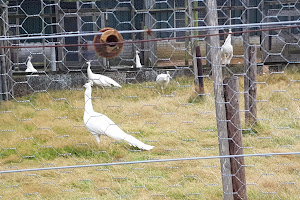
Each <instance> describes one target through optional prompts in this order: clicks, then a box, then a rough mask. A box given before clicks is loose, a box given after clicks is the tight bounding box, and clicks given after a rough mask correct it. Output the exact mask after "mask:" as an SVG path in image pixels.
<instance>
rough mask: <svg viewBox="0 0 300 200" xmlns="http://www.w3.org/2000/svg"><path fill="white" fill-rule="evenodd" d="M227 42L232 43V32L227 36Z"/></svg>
mask: <svg viewBox="0 0 300 200" xmlns="http://www.w3.org/2000/svg"><path fill="white" fill-rule="evenodd" d="M226 44H231V35H230V34H229V35H228V37H227V38H226Z"/></svg>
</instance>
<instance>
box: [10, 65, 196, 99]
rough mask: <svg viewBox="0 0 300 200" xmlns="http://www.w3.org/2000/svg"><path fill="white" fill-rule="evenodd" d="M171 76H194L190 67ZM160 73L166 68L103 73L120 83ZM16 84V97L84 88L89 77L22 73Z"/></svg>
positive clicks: (148, 77) (142, 79) (138, 80)
mask: <svg viewBox="0 0 300 200" xmlns="http://www.w3.org/2000/svg"><path fill="white" fill-rule="evenodd" d="M169 71H170V74H171V76H172V77H173V78H174V77H178V76H183V75H184V76H193V74H192V72H191V71H190V70H189V69H181V70H176V73H175V71H174V70H169ZM160 73H166V70H163V69H159V70H152V69H151V70H148V69H141V70H137V71H114V72H105V73H104V74H103V75H105V76H108V77H110V78H112V79H114V80H115V81H117V82H118V83H120V84H121V85H122V84H126V83H142V82H145V81H155V79H156V76H157V75H158V74H160ZM13 79H14V85H13V89H12V91H11V93H12V94H13V95H14V96H15V97H20V96H24V95H28V94H31V93H33V92H34V91H43V90H47V91H50V90H69V89H76V88H82V86H83V85H84V84H85V83H86V81H87V80H88V78H87V77H86V75H85V74H83V73H67V74H44V73H43V74H39V75H22V76H20V75H19V76H14V77H13Z"/></svg>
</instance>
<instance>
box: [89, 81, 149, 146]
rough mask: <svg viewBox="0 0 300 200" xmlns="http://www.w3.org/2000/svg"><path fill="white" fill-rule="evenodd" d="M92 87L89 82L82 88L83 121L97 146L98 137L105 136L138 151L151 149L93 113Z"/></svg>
mask: <svg viewBox="0 0 300 200" xmlns="http://www.w3.org/2000/svg"><path fill="white" fill-rule="evenodd" d="M92 85H93V82H92V81H89V82H87V83H86V84H85V85H84V86H83V87H84V88H85V93H84V100H85V105H84V115H83V121H84V124H85V126H86V128H87V129H88V131H89V132H91V134H92V135H93V136H94V137H95V138H96V141H97V142H98V144H100V136H101V135H107V136H108V137H111V138H113V139H115V140H125V141H126V142H128V143H129V145H130V146H134V147H138V148H139V149H143V150H151V149H153V147H154V146H151V145H147V144H144V143H143V142H141V141H139V140H138V139H136V138H135V137H133V136H131V135H128V134H127V133H125V132H124V131H122V130H121V129H120V128H119V127H118V126H117V125H116V124H115V123H114V122H113V121H112V120H111V119H109V118H108V117H107V116H105V115H104V114H101V113H97V112H95V111H94V109H93V104H92Z"/></svg>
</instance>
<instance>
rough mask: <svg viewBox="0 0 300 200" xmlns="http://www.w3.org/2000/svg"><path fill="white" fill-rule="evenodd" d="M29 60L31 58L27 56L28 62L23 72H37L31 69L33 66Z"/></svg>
mask: <svg viewBox="0 0 300 200" xmlns="http://www.w3.org/2000/svg"><path fill="white" fill-rule="evenodd" d="M31 59H32V56H31V55H29V56H28V61H27V68H26V70H25V72H37V70H36V69H35V68H34V67H33V65H32V63H31Z"/></svg>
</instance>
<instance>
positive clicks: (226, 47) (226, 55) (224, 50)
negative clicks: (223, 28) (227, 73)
mask: <svg viewBox="0 0 300 200" xmlns="http://www.w3.org/2000/svg"><path fill="white" fill-rule="evenodd" d="M231 33H232V32H231V29H229V34H228V36H227V38H226V40H225V42H224V44H223V46H222V47H221V60H222V62H221V64H222V65H229V64H230V61H231V59H232V56H233V47H232V45H231Z"/></svg>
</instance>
